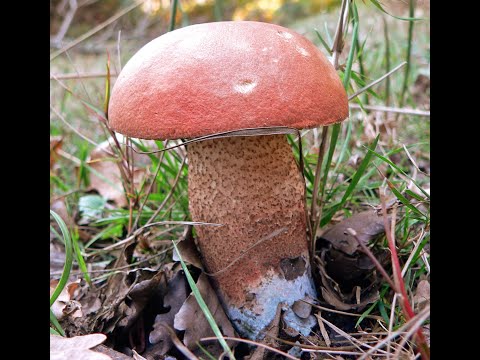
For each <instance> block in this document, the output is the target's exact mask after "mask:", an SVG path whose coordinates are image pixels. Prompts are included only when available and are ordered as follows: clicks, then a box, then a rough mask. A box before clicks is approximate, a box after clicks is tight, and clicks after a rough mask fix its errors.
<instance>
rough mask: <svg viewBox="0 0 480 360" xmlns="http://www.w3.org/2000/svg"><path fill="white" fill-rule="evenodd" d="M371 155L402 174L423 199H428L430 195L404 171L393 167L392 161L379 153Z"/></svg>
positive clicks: (374, 152) (395, 166)
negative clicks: (423, 196)
mask: <svg viewBox="0 0 480 360" xmlns="http://www.w3.org/2000/svg"><path fill="white" fill-rule="evenodd" d="M368 151H371V150H370V149H368ZM372 153H373V155H375V156H376V157H378V158H379V159H380V160H382V161H383V162H386V163H387V164H388V165H390V166H391V167H392V168H394V169H395V170H397V171H398V172H399V173H400V174H402V175H403V176H405V177H406V178H407V179H408V180H410V181H411V182H412V183H413V184H414V185H415V186H416V187H417V189H418V190H420V191H421V192H422V194H423V195H425V197H426V198H427V199H430V195H429V194H428V193H427V192H426V191H425V190H423V189H422V187H421V186H420V185H418V184H417V182H416V181H415V180H414V179H413V178H412V177H411V176H409V175H408V174H407V173H405V171H403V170H402V169H400V168H399V167H398V166H397V165H395V164H394V163H393V162H392V161H390V159H388V158H386V157H385V156H382V155H380V154H379V153H377V152H376V151H372Z"/></svg>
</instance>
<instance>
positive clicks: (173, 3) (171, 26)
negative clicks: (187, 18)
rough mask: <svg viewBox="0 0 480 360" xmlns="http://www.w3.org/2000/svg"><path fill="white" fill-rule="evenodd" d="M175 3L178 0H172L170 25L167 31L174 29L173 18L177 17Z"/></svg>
mask: <svg viewBox="0 0 480 360" xmlns="http://www.w3.org/2000/svg"><path fill="white" fill-rule="evenodd" d="M177 4H178V0H173V1H172V12H171V14H170V25H169V26H168V31H173V30H175V18H176V17H177Z"/></svg>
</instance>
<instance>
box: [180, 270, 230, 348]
mask: <svg viewBox="0 0 480 360" xmlns="http://www.w3.org/2000/svg"><path fill="white" fill-rule="evenodd" d="M197 287H198V290H199V292H200V294H201V295H202V298H203V300H204V301H205V303H206V304H207V306H208V309H209V310H210V312H211V313H212V315H213V317H214V319H215V322H216V323H217V325H218V327H219V328H220V330H221V331H222V334H223V335H225V336H231V337H234V336H235V330H234V329H233V326H232V324H231V323H230V320H229V319H228V317H227V315H226V314H225V312H224V310H223V308H222V306H221V304H220V301H219V300H218V297H217V294H216V293H215V291H214V290H213V288H212V287H211V285H210V283H209V281H208V278H207V275H205V273H202V274H201V275H200V277H199V278H198V280H197ZM174 327H175V329H177V330H184V331H185V335H184V337H183V343H184V344H185V345H186V346H187V347H188V348H189V349H196V348H197V347H198V346H197V343H199V342H200V339H201V338H203V337H211V336H215V335H214V333H213V330H212V329H211V327H210V324H209V323H208V321H207V319H206V318H205V315H204V314H203V312H202V310H201V309H200V306H199V305H198V303H197V300H196V299H195V296H194V295H193V294H190V295H189V296H188V298H187V300H185V302H184V303H183V305H182V307H181V308H180V310H179V311H178V313H177V315H175V320H174ZM227 343H229V342H228V341H227ZM212 345H214V346H215V347H214V348H212V347H210V348H209V351H210V352H211V353H212V355H214V356H215V354H216V355H217V356H218V355H219V354H221V353H222V352H223V350H222V348H221V347H220V345H219V344H218V343H215V344H212ZM233 345H234V343H229V346H230V347H232V346H233Z"/></svg>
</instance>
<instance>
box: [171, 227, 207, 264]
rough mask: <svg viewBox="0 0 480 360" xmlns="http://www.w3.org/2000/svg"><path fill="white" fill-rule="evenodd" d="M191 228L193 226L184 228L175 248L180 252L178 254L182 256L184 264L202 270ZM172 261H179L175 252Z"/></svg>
mask: <svg viewBox="0 0 480 360" xmlns="http://www.w3.org/2000/svg"><path fill="white" fill-rule="evenodd" d="M192 228H193V226H190V225H189V226H186V227H185V230H184V232H183V234H182V237H181V239H180V240H181V241H180V242H178V244H177V247H178V250H179V251H180V254H182V259H183V260H184V261H185V262H186V263H188V264H192V265H193V266H195V267H197V268H199V269H203V266H202V261H201V260H200V252H199V251H198V249H197V246H196V245H195V241H194V240H193V236H192ZM172 259H173V260H174V261H180V258H179V256H178V254H177V251H176V250H173V256H172Z"/></svg>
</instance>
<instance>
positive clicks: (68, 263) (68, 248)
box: [50, 210, 73, 306]
mask: <svg viewBox="0 0 480 360" xmlns="http://www.w3.org/2000/svg"><path fill="white" fill-rule="evenodd" d="M50 215H52V217H53V218H54V219H55V221H56V222H57V224H58V226H59V227H60V230H61V231H62V235H63V242H64V244H65V264H64V266H63V271H62V276H61V277H60V280H59V281H58V284H57V287H56V288H55V291H54V292H53V294H52V296H51V297H50V306H52V305H53V303H54V302H55V300H57V298H58V295H60V293H61V292H62V290H63V288H64V287H65V285H66V284H67V281H68V277H69V276H70V270H71V269H72V263H73V251H72V238H71V237H70V231H69V230H68V228H67V225H66V224H65V222H64V221H63V220H62V218H61V217H60V216H59V215H58V214H57V213H56V212H55V211H53V210H50Z"/></svg>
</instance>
